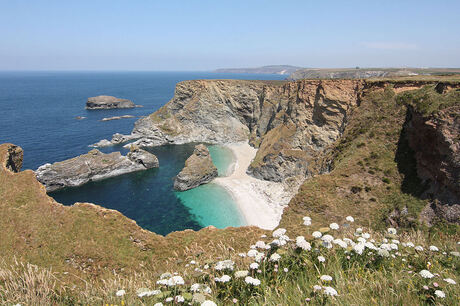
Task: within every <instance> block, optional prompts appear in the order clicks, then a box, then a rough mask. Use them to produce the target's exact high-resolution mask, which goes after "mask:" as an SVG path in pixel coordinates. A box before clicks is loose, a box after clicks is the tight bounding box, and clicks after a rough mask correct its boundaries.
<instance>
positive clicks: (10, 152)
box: [4, 143, 24, 172]
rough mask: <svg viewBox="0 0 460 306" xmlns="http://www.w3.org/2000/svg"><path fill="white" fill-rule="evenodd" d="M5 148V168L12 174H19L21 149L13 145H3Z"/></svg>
mask: <svg viewBox="0 0 460 306" xmlns="http://www.w3.org/2000/svg"><path fill="white" fill-rule="evenodd" d="M4 146H6V152H7V153H6V157H5V167H6V169H8V170H10V171H12V172H19V171H21V168H22V160H23V155H24V154H23V151H22V148H21V147H19V146H16V145H14V144H9V143H7V144H4Z"/></svg>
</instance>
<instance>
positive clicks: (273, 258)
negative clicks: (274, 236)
mask: <svg viewBox="0 0 460 306" xmlns="http://www.w3.org/2000/svg"><path fill="white" fill-rule="evenodd" d="M280 259H281V255H280V254H278V253H273V254H272V255H271V256H270V259H269V260H270V261H271V262H277V261H279V260H280Z"/></svg>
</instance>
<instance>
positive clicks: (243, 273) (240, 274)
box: [235, 270, 249, 278]
mask: <svg viewBox="0 0 460 306" xmlns="http://www.w3.org/2000/svg"><path fill="white" fill-rule="evenodd" d="M248 274H249V272H248V271H246V270H241V271H236V272H235V277H236V278H243V277H246V276H248Z"/></svg>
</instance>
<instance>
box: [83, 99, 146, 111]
mask: <svg viewBox="0 0 460 306" xmlns="http://www.w3.org/2000/svg"><path fill="white" fill-rule="evenodd" d="M134 107H140V105H135V104H134V102H133V101H131V100H128V99H120V98H116V97H112V96H97V97H91V98H88V101H86V109H111V108H134Z"/></svg>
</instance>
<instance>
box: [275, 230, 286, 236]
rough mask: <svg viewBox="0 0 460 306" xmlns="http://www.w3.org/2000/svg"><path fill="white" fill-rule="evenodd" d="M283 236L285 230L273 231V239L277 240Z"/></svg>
mask: <svg viewBox="0 0 460 306" xmlns="http://www.w3.org/2000/svg"><path fill="white" fill-rule="evenodd" d="M284 234H286V229H284V228H278V229H277V230H275V231H274V232H273V237H275V238H279V237H281V236H283V235H284Z"/></svg>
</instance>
